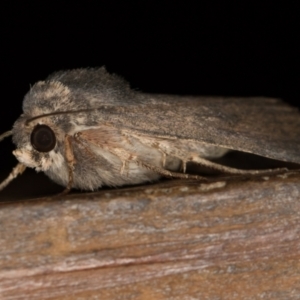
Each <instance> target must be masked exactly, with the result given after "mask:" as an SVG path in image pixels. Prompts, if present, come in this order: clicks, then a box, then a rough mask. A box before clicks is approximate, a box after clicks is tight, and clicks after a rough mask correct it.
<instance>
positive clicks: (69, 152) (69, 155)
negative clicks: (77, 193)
mask: <svg viewBox="0 0 300 300" xmlns="http://www.w3.org/2000/svg"><path fill="white" fill-rule="evenodd" d="M71 140H72V137H71V136H70V135H66V136H65V141H64V143H65V157H66V161H67V166H68V173H69V180H68V184H67V186H66V188H65V189H64V190H63V191H62V193H60V195H65V194H67V193H69V191H70V190H71V188H72V185H73V180H74V178H73V172H74V165H75V163H76V160H75V157H74V152H73V148H72V143H71Z"/></svg>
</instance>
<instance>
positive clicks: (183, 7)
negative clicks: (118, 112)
mask: <svg viewBox="0 0 300 300" xmlns="http://www.w3.org/2000/svg"><path fill="white" fill-rule="evenodd" d="M191 3H194V4H191ZM276 3H277V2H276ZM276 3H275V1H268V2H266V1H265V2H264V1H262V2H260V4H255V2H253V1H224V2H214V1H194V2H185V3H183V2H182V3H181V4H176V3H175V2H168V1H161V2H154V1H139V2H136V3H132V2H131V4H129V2H128V1H122V2H121V1H120V2H114V1H105V2H104V1H102V2H101V1H94V2H92V1H84V2H83V1H82V2H76V1H64V2H63V1H62V2H55V1H40V2H38V3H36V2H30V1H29V2H27V3H26V2H25V1H24V3H23V2H21V1H19V2H15V3H14V2H9V1H6V2H5V3H4V4H1V5H2V8H1V13H2V18H1V22H2V26H1V30H2V34H1V52H2V54H1V74H2V78H1V91H2V95H1V110H0V112H1V117H0V129H1V131H5V130H9V129H10V128H11V126H12V125H13V122H14V121H15V120H16V119H17V117H18V116H19V115H20V114H21V112H22V100H23V96H24V94H25V93H26V92H27V91H28V90H29V87H30V84H31V85H32V84H33V83H35V82H36V81H38V80H42V79H44V78H45V77H47V76H48V75H49V74H50V73H52V72H54V71H58V70H61V69H71V68H78V67H96V66H102V65H106V67H107V69H108V70H109V71H110V72H113V73H117V74H120V75H121V76H123V77H124V78H126V79H127V80H128V81H130V82H131V85H132V87H133V88H136V89H139V90H141V91H146V92H157V93H174V94H199V95H224V96H229V95H231V96H261V95H263V96H271V97H281V98H283V99H284V100H285V101H288V102H289V103H291V104H293V105H296V106H299V103H300V102H299V100H298V99H299V96H300V89H299V80H300V77H299V71H298V70H299V66H300V65H299V55H300V52H299V50H300V47H299V45H298V44H299V32H300V31H299V26H298V23H299V22H298V18H299V10H298V7H297V6H296V5H292V4H289V5H287V4H285V5H284V6H283V5H279V4H276ZM289 3H292V2H289ZM0 149H1V150H0V155H1V166H2V167H1V168H4V167H6V166H9V167H11V166H12V165H13V164H14V163H13V161H12V155H11V149H13V146H12V145H11V141H10V140H8V141H5V142H3V143H2V145H1V147H0ZM10 160H11V161H10Z"/></svg>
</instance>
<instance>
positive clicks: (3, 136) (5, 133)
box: [0, 130, 12, 142]
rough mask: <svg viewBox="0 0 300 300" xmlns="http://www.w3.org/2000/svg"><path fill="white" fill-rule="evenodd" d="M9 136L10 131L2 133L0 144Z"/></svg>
mask: <svg viewBox="0 0 300 300" xmlns="http://www.w3.org/2000/svg"><path fill="white" fill-rule="evenodd" d="M10 135H12V131H11V130H9V131H6V132H4V133H2V134H1V135H0V142H1V141H2V140H3V139H5V138H6V137H8V136H10Z"/></svg>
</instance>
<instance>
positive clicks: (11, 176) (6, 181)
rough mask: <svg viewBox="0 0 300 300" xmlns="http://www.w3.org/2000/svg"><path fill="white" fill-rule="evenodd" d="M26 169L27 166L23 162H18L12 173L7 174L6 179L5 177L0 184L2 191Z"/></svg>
mask: <svg viewBox="0 0 300 300" xmlns="http://www.w3.org/2000/svg"><path fill="white" fill-rule="evenodd" d="M25 169H26V166H24V165H23V164H21V163H18V164H17V165H16V166H15V167H14V168H13V170H12V171H11V172H10V174H9V175H8V176H7V178H6V179H4V180H3V181H2V182H1V184H0V191H2V190H3V189H4V188H5V187H6V186H7V185H8V184H9V183H10V182H11V181H13V180H14V179H15V178H16V177H17V176H18V175H21V174H22V173H23V172H24V171H25Z"/></svg>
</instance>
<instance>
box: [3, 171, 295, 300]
mask: <svg viewBox="0 0 300 300" xmlns="http://www.w3.org/2000/svg"><path fill="white" fill-rule="evenodd" d="M299 211H300V176H299V175H297V174H292V175H290V176H277V177H274V178H271V179H265V180H263V179H253V180H244V181H236V182H225V181H220V182H215V183H210V184H199V183H197V182H194V181H180V180H178V181H177V180H176V181H175V180H174V181H167V182H164V183H159V184H153V185H146V186H140V187H134V188H128V189H126V188H124V189H118V190H103V191H99V192H97V193H82V194H80V193H78V194H71V195H67V196H64V197H63V198H59V197H56V198H49V199H45V198H40V199H32V200H24V201H22V200H19V201H16V202H7V203H4V202H3V203H1V204H0V295H1V297H0V298H1V299H31V300H35V299H64V300H65V299H300V213H299Z"/></svg>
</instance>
